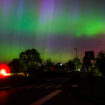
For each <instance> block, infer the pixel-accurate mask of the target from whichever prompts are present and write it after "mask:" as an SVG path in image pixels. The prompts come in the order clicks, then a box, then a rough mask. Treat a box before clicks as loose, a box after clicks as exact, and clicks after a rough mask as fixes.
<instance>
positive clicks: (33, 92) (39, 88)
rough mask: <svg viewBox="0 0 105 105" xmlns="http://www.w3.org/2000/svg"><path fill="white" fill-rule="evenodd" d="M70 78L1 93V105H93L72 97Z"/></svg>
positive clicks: (56, 79)
mask: <svg viewBox="0 0 105 105" xmlns="http://www.w3.org/2000/svg"><path fill="white" fill-rule="evenodd" d="M68 81H69V79H68V78H55V79H48V80H45V81H44V82H42V83H38V84H35V85H30V86H21V87H15V88H9V89H7V90H2V91H0V105H77V104H78V105H91V104H88V102H84V101H82V100H78V99H75V98H73V97H72V92H70V91H68V90H65V89H67V88H66V86H65V85H67V83H68Z"/></svg>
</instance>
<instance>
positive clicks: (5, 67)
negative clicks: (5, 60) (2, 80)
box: [0, 64, 10, 76]
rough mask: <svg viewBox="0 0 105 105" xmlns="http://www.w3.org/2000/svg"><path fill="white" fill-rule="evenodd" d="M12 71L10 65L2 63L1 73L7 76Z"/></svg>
mask: <svg viewBox="0 0 105 105" xmlns="http://www.w3.org/2000/svg"><path fill="white" fill-rule="evenodd" d="M9 73H10V70H9V67H8V66H7V65H6V64H1V65H0V75H1V76H7V75H8V74H9Z"/></svg>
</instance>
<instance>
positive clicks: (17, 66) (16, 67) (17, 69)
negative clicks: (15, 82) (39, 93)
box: [9, 59, 21, 73]
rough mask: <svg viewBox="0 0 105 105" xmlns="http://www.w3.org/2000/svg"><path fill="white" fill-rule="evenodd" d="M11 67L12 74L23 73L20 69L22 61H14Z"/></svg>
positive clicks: (10, 64)
mask: <svg viewBox="0 0 105 105" xmlns="http://www.w3.org/2000/svg"><path fill="white" fill-rule="evenodd" d="M9 67H10V70H11V72H12V73H19V72H20V71H21V68H20V60H19V59H13V60H12V61H11V62H10V63H9Z"/></svg>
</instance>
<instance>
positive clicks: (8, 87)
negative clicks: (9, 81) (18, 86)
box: [0, 86, 11, 90]
mask: <svg viewBox="0 0 105 105" xmlns="http://www.w3.org/2000/svg"><path fill="white" fill-rule="evenodd" d="M9 88H11V86H7V87H1V88H0V90H3V89H9Z"/></svg>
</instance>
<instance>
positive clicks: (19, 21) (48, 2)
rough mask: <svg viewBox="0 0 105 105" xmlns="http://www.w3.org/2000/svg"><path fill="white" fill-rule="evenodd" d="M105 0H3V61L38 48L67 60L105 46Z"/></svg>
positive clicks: (0, 25) (0, 24)
mask: <svg viewBox="0 0 105 105" xmlns="http://www.w3.org/2000/svg"><path fill="white" fill-rule="evenodd" d="M104 45H105V0H0V62H10V61H11V60H12V59H13V58H18V56H19V53H20V52H22V51H24V50H27V49H31V48H36V49H37V50H38V51H39V52H40V55H41V58H42V59H44V60H46V59H48V58H51V59H52V61H54V62H59V61H61V62H66V61H68V60H69V59H73V58H74V57H75V50H74V48H78V57H79V58H82V57H83V56H84V51H88V50H94V51H95V54H97V53H98V52H99V51H100V50H102V49H103V50H105V46H104Z"/></svg>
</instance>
